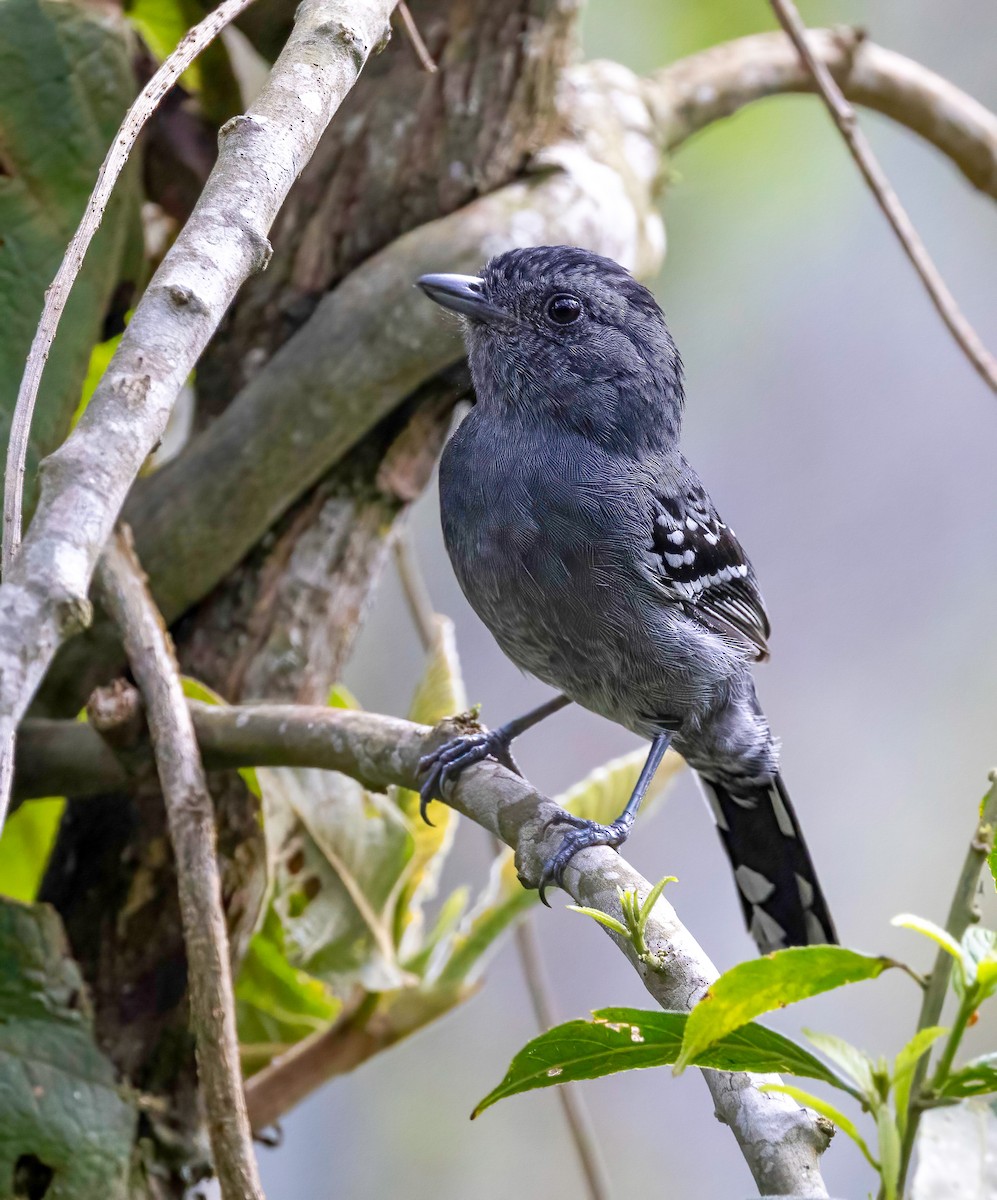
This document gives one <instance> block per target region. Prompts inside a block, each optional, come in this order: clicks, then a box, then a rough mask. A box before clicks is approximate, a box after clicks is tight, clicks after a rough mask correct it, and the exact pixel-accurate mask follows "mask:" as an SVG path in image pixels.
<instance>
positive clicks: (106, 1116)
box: [0, 901, 136, 1200]
mask: <svg viewBox="0 0 997 1200" xmlns="http://www.w3.org/2000/svg"><path fill="white" fill-rule="evenodd" d="M84 995H85V991H84V985H83V980H82V978H81V976H80V972H79V969H78V967H77V966H76V964H75V963H74V962H73V960H72V959H71V958H70V957H69V954H68V949H67V946H66V941H65V936H64V934H63V932H62V925H61V923H60V921H59V918H58V916H57V915H56V913H55V911H54V910H53V909H51V908H49V907H48V906H47V905H34V906H28V905H22V904H17V903H16V902H14V901H0V1111H2V1113H3V1120H2V1121H0V1180H4V1181H5V1182H4V1185H3V1189H2V1190H3V1194H4V1195H10V1194H11V1192H10V1190H9V1189H10V1184H11V1181H12V1180H13V1179H14V1171H15V1166H16V1164H17V1162H18V1160H19V1159H21V1158H22V1156H33V1157H34V1158H36V1159H37V1160H38V1162H39V1164H41V1165H42V1166H44V1167H46V1168H48V1170H50V1171H52V1173H53V1175H52V1180H51V1183H50V1184H49V1187H48V1189H47V1191H46V1196H47V1197H51V1200H60V1198H65V1200H68V1198H69V1197H72V1200H125V1198H126V1197H127V1196H128V1167H129V1159H130V1155H131V1150H132V1143H133V1137H134V1131H135V1123H136V1113H135V1109H134V1107H133V1105H132V1104H131V1103H130V1101H128V1100H127V1099H126V1098H125V1097H124V1095H123V1094H122V1093H121V1092H120V1091H119V1089H118V1087H117V1085H116V1083H115V1074H114V1068H113V1067H112V1066H111V1063H110V1062H109V1061H108V1060H107V1059H106V1058H105V1057H104V1055H103V1054H102V1053H101V1052H100V1050H98V1048H97V1045H96V1043H95V1041H94V1037H93V1020H92V1016H91V1014H90V1012H89V1009H88V1008H87V1005H86V1001H85V999H84ZM39 1194H40V1193H39ZM23 1195H25V1196H27V1195H28V1193H27V1192H24V1193H23Z"/></svg>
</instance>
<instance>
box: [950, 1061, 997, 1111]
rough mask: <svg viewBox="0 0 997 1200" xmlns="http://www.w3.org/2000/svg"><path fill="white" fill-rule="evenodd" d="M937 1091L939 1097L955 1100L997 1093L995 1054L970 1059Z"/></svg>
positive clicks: (996, 1062)
mask: <svg viewBox="0 0 997 1200" xmlns="http://www.w3.org/2000/svg"><path fill="white" fill-rule="evenodd" d="M939 1090H940V1092H941V1095H943V1096H951V1097H953V1098H954V1099H957V1100H961V1099H964V1098H965V1097H967V1096H984V1095H987V1094H989V1093H990V1092H997V1054H984V1055H982V1056H981V1057H980V1058H974V1059H971V1060H970V1061H969V1062H968V1063H966V1064H965V1065H964V1066H961V1067H959V1068H958V1069H957V1070H955V1071H953V1072H952V1073H951V1074H950V1075H949V1077H948V1079H946V1080H945V1082H944V1083H943V1084H942V1086H941V1088H940V1089H939Z"/></svg>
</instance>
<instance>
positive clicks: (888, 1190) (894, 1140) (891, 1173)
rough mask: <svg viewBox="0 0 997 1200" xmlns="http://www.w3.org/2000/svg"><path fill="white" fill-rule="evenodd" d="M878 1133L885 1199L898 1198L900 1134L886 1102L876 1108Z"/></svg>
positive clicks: (880, 1171)
mask: <svg viewBox="0 0 997 1200" xmlns="http://www.w3.org/2000/svg"><path fill="white" fill-rule="evenodd" d="M876 1133H877V1135H878V1137H879V1174H880V1178H881V1179H882V1180H883V1197H884V1200H897V1181H898V1179H899V1177H900V1134H899V1133H898V1132H897V1126H896V1122H895V1121H894V1120H893V1113H891V1112H890V1110H889V1108H888V1107H887V1105H885V1104H881V1105H880V1106H879V1107H878V1109H877V1110H876Z"/></svg>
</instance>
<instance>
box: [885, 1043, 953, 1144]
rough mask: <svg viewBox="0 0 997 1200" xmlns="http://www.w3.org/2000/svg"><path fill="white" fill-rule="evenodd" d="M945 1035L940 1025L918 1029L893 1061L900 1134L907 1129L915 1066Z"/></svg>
mask: <svg viewBox="0 0 997 1200" xmlns="http://www.w3.org/2000/svg"><path fill="white" fill-rule="evenodd" d="M946 1033H948V1030H947V1029H946V1028H944V1026H942V1025H930V1026H929V1027H928V1028H927V1029H919V1030H918V1031H917V1033H915V1034H914V1036H913V1037H912V1038H911V1039H910V1041H909V1042H908V1043H907V1045H906V1046H904V1047H903V1049H902V1050H900V1052H899V1053H898V1054H897V1057H896V1058H895V1059H894V1062H893V1103H894V1106H895V1108H896V1113H897V1123H898V1125H899V1126H900V1132H901V1134H902V1133H903V1132H904V1131H905V1129H906V1127H907V1109H908V1108H909V1107H910V1089H911V1084H912V1083H913V1081H914V1071H915V1070H916V1069H917V1064H918V1063H919V1062H920V1060H921V1058H922V1057H923V1056H924V1055H925V1054H927V1052H928V1051H929V1050H930V1049H931V1047H932V1046H933V1045H934V1044H935V1042H936V1041H938V1039H939V1038H940V1037H942V1036H943V1035H944V1034H946Z"/></svg>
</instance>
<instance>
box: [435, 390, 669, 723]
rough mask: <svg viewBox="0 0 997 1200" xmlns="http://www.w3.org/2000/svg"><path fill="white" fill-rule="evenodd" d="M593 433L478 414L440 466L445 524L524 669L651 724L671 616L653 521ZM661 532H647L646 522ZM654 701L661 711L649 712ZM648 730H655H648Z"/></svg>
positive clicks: (460, 572)
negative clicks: (497, 422)
mask: <svg viewBox="0 0 997 1200" xmlns="http://www.w3.org/2000/svg"><path fill="white" fill-rule="evenodd" d="M635 488H636V484H635V481H634V480H633V479H631V478H629V477H628V475H627V473H626V470H625V467H624V466H622V465H621V464H619V463H617V462H615V461H614V460H612V459H611V458H610V457H609V456H608V455H606V453H605V452H603V451H601V450H600V449H599V448H598V447H593V446H592V445H591V443H589V442H586V441H583V440H581V439H579V441H578V442H574V441H571V440H566V439H564V437H563V436H562V437H560V438H557V439H550V440H549V441H547V440H545V439H543V438H542V437H537V436H530V435H529V434H528V433H524V432H523V431H509V430H508V428H507V424H506V423H505V422H503V424H502V427H501V435H499V434H498V433H496V432H494V431H493V430H492V429H491V428H490V427H489V423H488V422H487V421H485V420H483V419H481V416H480V415H479V410H473V411H472V412H471V413H470V414H469V416H468V417H467V418H466V419H465V421H464V423H463V425H462V426H461V427H460V428H459V429H458V430H457V432H456V434H455V435H454V437H453V438H452V439H451V441H450V443H449V444H448V446H447V449H446V451H445V453H444V456H443V461H442V463H441V467H440V500H441V509H442V514H443V531H444V538H445V541H446V546H447V550H448V552H449V554H450V558H451V561H452V563H453V566H454V570H455V572H456V574H457V577H458V580H459V581H460V584H461V587H462V588H463V591H464V594H465V595H466V596H467V598H468V600H469V601H470V603H471V605H472V607H473V608H474V609H475V611H476V612H477V614H478V615H479V616H480V617H481V619H482V620H483V621H484V622H485V624H486V625H487V626H488V628H489V629H490V630H491V632H492V634H493V635H494V637H495V638H496V640H497V641H498V643H499V645H500V646H501V647H502V649H503V650H504V651H505V653H506V654H507V655H508V656H509V657H510V658H511V659H512V660H513V662H515V663H516V664H517V665H518V666H520V667H521V668H522V669H523V670H526V671H529V672H530V673H531V674H533V675H536V676H537V677H538V678H540V679H542V680H544V681H545V682H547V683H549V684H550V685H551V686H553V687H556V688H558V689H560V690H561V691H564V692H565V693H566V694H567V695H569V696H571V697H572V698H573V699H575V700H577V701H578V702H579V703H581V704H583V705H585V706H586V707H588V708H591V709H593V710H594V711H596V712H600V713H602V714H603V715H605V716H608V717H610V718H612V719H614V720H617V721H620V722H621V723H623V724H626V725H628V726H630V727H631V728H636V729H639V730H640V731H642V732H646V729H650V728H652V726H653V723H654V719H655V718H657V717H663V716H665V715H666V714H665V712H664V711H663V710H664V708H666V707H667V703H666V699H665V697H664V695H663V693H664V692H668V691H669V690H673V689H669V688H668V686H667V679H666V674H667V672H665V671H664V669H663V668H664V665H665V664H666V663H667V662H668V661H669V655H668V652H667V642H668V640H669V628H670V627H669V621H668V614H667V612H666V611H665V610H664V609H663V608H662V606H661V604H660V600H659V598H658V597H657V595H655V594H654V593H653V588H652V587H651V585H650V584H649V583H648V582H647V581H646V580H645V579H644V578H643V577H642V576H641V575H640V572H639V571H638V569H637V561H638V558H639V554H638V548H639V546H640V545H641V544H642V542H646V541H648V540H649V538H650V520H649V517H648V515H647V513H646V512H644V511H643V509H644V507H646V506H641V504H640V503H639V498H638V497H637V496H636V495H635ZM645 525H646V526H647V528H644V526H645ZM645 710H648V712H649V713H650V716H649V717H648V719H647V720H645V716H647V714H646V713H645ZM645 727H646V728H645Z"/></svg>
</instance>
